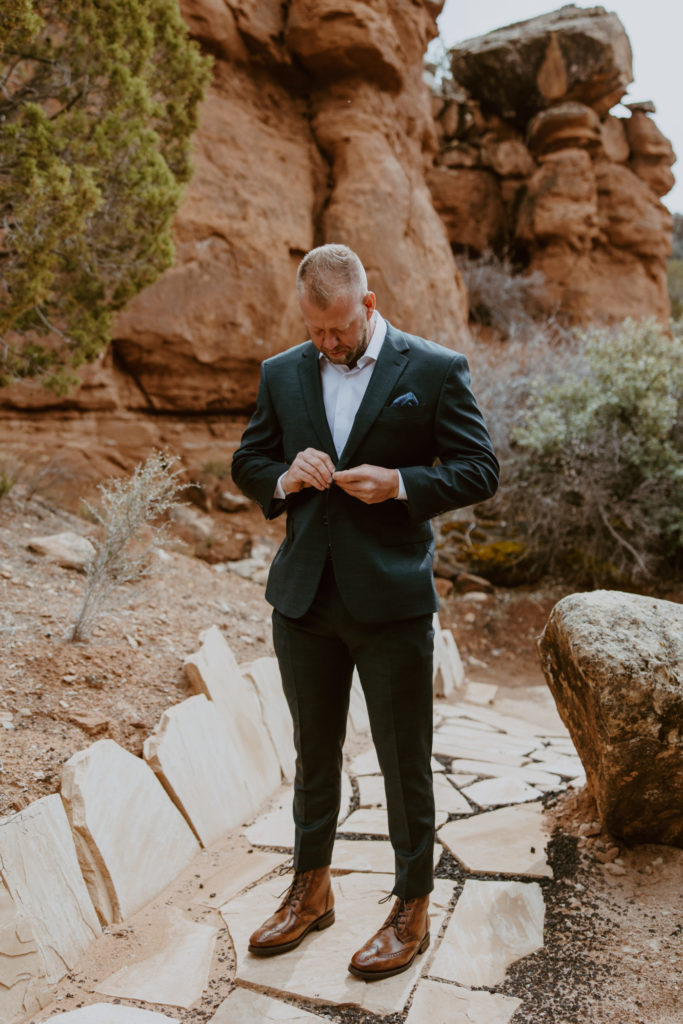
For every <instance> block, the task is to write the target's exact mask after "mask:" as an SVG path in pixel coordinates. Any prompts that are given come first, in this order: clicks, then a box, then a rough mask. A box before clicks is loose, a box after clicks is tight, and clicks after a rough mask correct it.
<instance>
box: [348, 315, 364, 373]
mask: <svg viewBox="0 0 683 1024" xmlns="http://www.w3.org/2000/svg"><path fill="white" fill-rule="evenodd" d="M369 341H370V321H369V320H364V321H363V332H362V334H361V337H360V340H359V342H358V344H357V345H356V347H355V348H354V349H353V351H352V352H349V354H348V355H347V356H346V358H345V359H344V364H345V365H346V366H348V368H349V370H353V368H354V366H355V365H356V363H357V362H358V360H359V359H360V357H361V356H362V355H363V353H364V352H365V350H366V348H367V347H368V342H369Z"/></svg>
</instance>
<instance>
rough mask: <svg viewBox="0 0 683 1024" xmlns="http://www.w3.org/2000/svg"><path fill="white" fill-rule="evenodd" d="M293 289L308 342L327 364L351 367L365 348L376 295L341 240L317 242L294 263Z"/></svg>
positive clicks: (360, 266)
mask: <svg viewBox="0 0 683 1024" xmlns="http://www.w3.org/2000/svg"><path fill="white" fill-rule="evenodd" d="M296 290H297V294H298V296H299V304H300V306H301V312H302V313H303V317H304V321H305V323H306V326H307V328H308V330H309V332H310V336H311V341H312V342H313V344H314V345H315V347H316V348H317V349H318V350H319V351H320V352H322V353H323V354H324V355H325V356H327V358H328V359H329V360H330V362H332V363H339V364H344V365H346V366H355V364H356V361H357V360H358V359H359V358H360V357H361V356H362V354H363V352H364V351H365V349H366V348H367V345H368V341H369V338H370V321H371V319H372V314H373V313H374V311H375V296H374V294H373V293H372V292H370V291H368V281H367V277H366V274H365V269H364V267H363V264H362V263H361V261H360V260H359V259H358V257H357V256H356V254H355V252H353V251H352V250H351V249H349V247H348V246H346V245H321V246H319V247H318V248H317V249H312V250H311V251H310V252H309V253H308V254H307V255H306V256H304V258H303V260H302V261H301V263H300V264H299V270H298V272H297V275H296Z"/></svg>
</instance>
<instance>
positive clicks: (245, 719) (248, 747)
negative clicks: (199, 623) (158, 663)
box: [184, 626, 281, 814]
mask: <svg viewBox="0 0 683 1024" xmlns="http://www.w3.org/2000/svg"><path fill="white" fill-rule="evenodd" d="M201 641H202V645H201V647H200V649H199V651H197V652H196V653H194V654H191V655H190V656H189V657H187V658H186V659H185V662H184V665H185V673H186V675H187V677H188V680H189V682H190V685H191V686H192V688H193V690H194V691H195V692H196V693H203V694H205V695H206V696H207V697H208V698H209V700H212V701H213V703H214V705H215V707H216V711H217V712H218V713H219V714H220V715H221V717H222V724H223V727H224V730H225V740H224V742H225V743H226V745H228V746H230V747H232V748H233V750H234V752H235V759H236V762H237V764H238V765H239V767H240V779H241V781H242V784H243V785H244V786H245V787H246V789H247V790H248V792H249V794H250V796H251V800H252V808H251V813H252V814H253V813H254V812H255V811H257V810H258V808H259V807H260V806H261V804H262V803H263V802H264V800H266V799H268V797H270V796H271V795H272V794H273V793H274V792H275V791H276V789H277V788H278V786H279V785H280V778H281V772H280V760H279V758H278V755H277V753H276V751H275V747H274V746H273V741H272V740H271V738H270V733H269V732H268V729H267V728H266V725H265V724H264V722H263V719H262V717H261V705H260V703H259V698H258V696H257V694H256V691H255V689H254V687H253V685H252V684H251V683H250V682H248V681H246V680H245V679H244V676H243V675H242V673H241V672H240V669H239V666H238V664H237V661H236V660H235V655H234V654H233V652H232V650H231V648H230V646H229V644H228V642H227V640H226V639H225V637H224V636H223V634H222V633H221V631H220V629H219V628H218V626H212V627H211V628H210V629H207V630H205V631H204V632H203V633H202V634H201Z"/></svg>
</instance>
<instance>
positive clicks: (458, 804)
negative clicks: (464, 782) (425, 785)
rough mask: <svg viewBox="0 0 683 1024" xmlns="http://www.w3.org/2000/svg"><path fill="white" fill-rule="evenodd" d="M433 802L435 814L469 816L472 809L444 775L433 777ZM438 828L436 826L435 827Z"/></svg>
mask: <svg viewBox="0 0 683 1024" xmlns="http://www.w3.org/2000/svg"><path fill="white" fill-rule="evenodd" d="M434 802H435V803H436V810H437V814H446V815H448V814H471V813H472V807H471V806H470V804H468V802H467V800H466V799H465V797H464V796H463V795H462V794H461V793H460V792H459V791H458V790H457V789H456V788H455V786H453V785H451V783H450V782H449V781H448V778H447V777H446V776H445V775H435V776H434ZM437 828H438V825H437Z"/></svg>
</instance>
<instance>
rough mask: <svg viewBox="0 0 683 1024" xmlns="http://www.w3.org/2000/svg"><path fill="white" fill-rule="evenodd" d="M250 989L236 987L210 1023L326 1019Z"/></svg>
mask: <svg viewBox="0 0 683 1024" xmlns="http://www.w3.org/2000/svg"><path fill="white" fill-rule="evenodd" d="M327 1019H328V1018H327V1017H319V1016H318V1015H317V1013H309V1012H308V1010H302V1009H300V1008H299V1007H298V1006H292V1004H291V1003H283V1002H281V1001H280V1000H278V999H271V997H270V996H265V995H263V993H262V992H254V991H253V990H252V989H249V988H241V987H238V988H235V989H233V991H232V992H231V993H230V995H229V996H228V998H227V999H226V1000H225V1002H223V1003H221V1005H220V1006H219V1007H218V1010H217V1011H216V1013H215V1014H214V1016H213V1017H212V1018H211V1020H210V1021H209V1024H318V1022H319V1021H324V1020H327Z"/></svg>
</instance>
